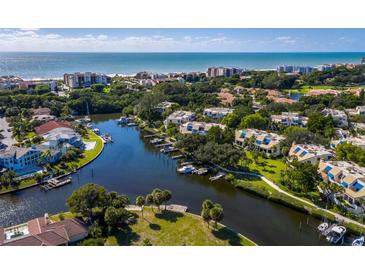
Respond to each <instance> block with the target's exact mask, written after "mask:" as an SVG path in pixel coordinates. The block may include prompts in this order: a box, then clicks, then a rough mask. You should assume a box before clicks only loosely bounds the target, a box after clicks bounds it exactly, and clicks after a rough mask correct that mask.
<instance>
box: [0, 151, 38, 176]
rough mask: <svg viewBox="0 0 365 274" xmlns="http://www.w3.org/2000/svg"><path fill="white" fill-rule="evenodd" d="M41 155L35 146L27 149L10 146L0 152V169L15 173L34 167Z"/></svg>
mask: <svg viewBox="0 0 365 274" xmlns="http://www.w3.org/2000/svg"><path fill="white" fill-rule="evenodd" d="M41 154H42V153H41V151H40V150H39V149H38V148H36V147H35V146H32V147H29V148H24V147H17V146H12V147H10V148H8V149H5V150H1V151H0V167H2V168H6V169H8V170H11V171H15V172H19V171H21V170H23V169H26V168H27V169H28V168H32V167H36V166H37V165H38V162H39V160H40V157H41Z"/></svg>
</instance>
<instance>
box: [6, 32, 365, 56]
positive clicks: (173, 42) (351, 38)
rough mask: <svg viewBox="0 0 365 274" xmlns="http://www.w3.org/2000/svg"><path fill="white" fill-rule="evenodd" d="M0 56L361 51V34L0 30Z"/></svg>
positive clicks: (363, 45) (364, 45)
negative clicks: (29, 53)
mask: <svg viewBox="0 0 365 274" xmlns="http://www.w3.org/2000/svg"><path fill="white" fill-rule="evenodd" d="M0 51H76V52H104V51H105V52H296V51H332V52H336V51H365V29H26V28H25V29H0Z"/></svg>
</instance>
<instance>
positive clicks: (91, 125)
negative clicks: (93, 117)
mask: <svg viewBox="0 0 365 274" xmlns="http://www.w3.org/2000/svg"><path fill="white" fill-rule="evenodd" d="M86 127H87V128H88V129H92V128H93V127H94V126H93V124H92V123H88V124H87V125H86Z"/></svg>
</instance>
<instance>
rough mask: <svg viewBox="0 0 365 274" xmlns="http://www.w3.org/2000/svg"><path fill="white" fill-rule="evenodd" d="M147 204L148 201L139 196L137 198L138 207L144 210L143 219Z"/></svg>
mask: <svg viewBox="0 0 365 274" xmlns="http://www.w3.org/2000/svg"><path fill="white" fill-rule="evenodd" d="M145 204H146V199H145V197H143V196H138V197H137V198H136V205H138V206H140V207H141V209H142V218H143V206H144V205H145Z"/></svg>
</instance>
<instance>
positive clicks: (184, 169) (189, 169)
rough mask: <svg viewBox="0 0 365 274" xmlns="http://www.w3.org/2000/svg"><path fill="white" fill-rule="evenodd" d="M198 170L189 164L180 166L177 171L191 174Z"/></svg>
mask: <svg viewBox="0 0 365 274" xmlns="http://www.w3.org/2000/svg"><path fill="white" fill-rule="evenodd" d="M195 170H196V168H195V167H194V166H192V165H187V166H183V167H181V168H179V169H178V170H177V172H179V173H182V174H190V173H193V172H194V171H195Z"/></svg>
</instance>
